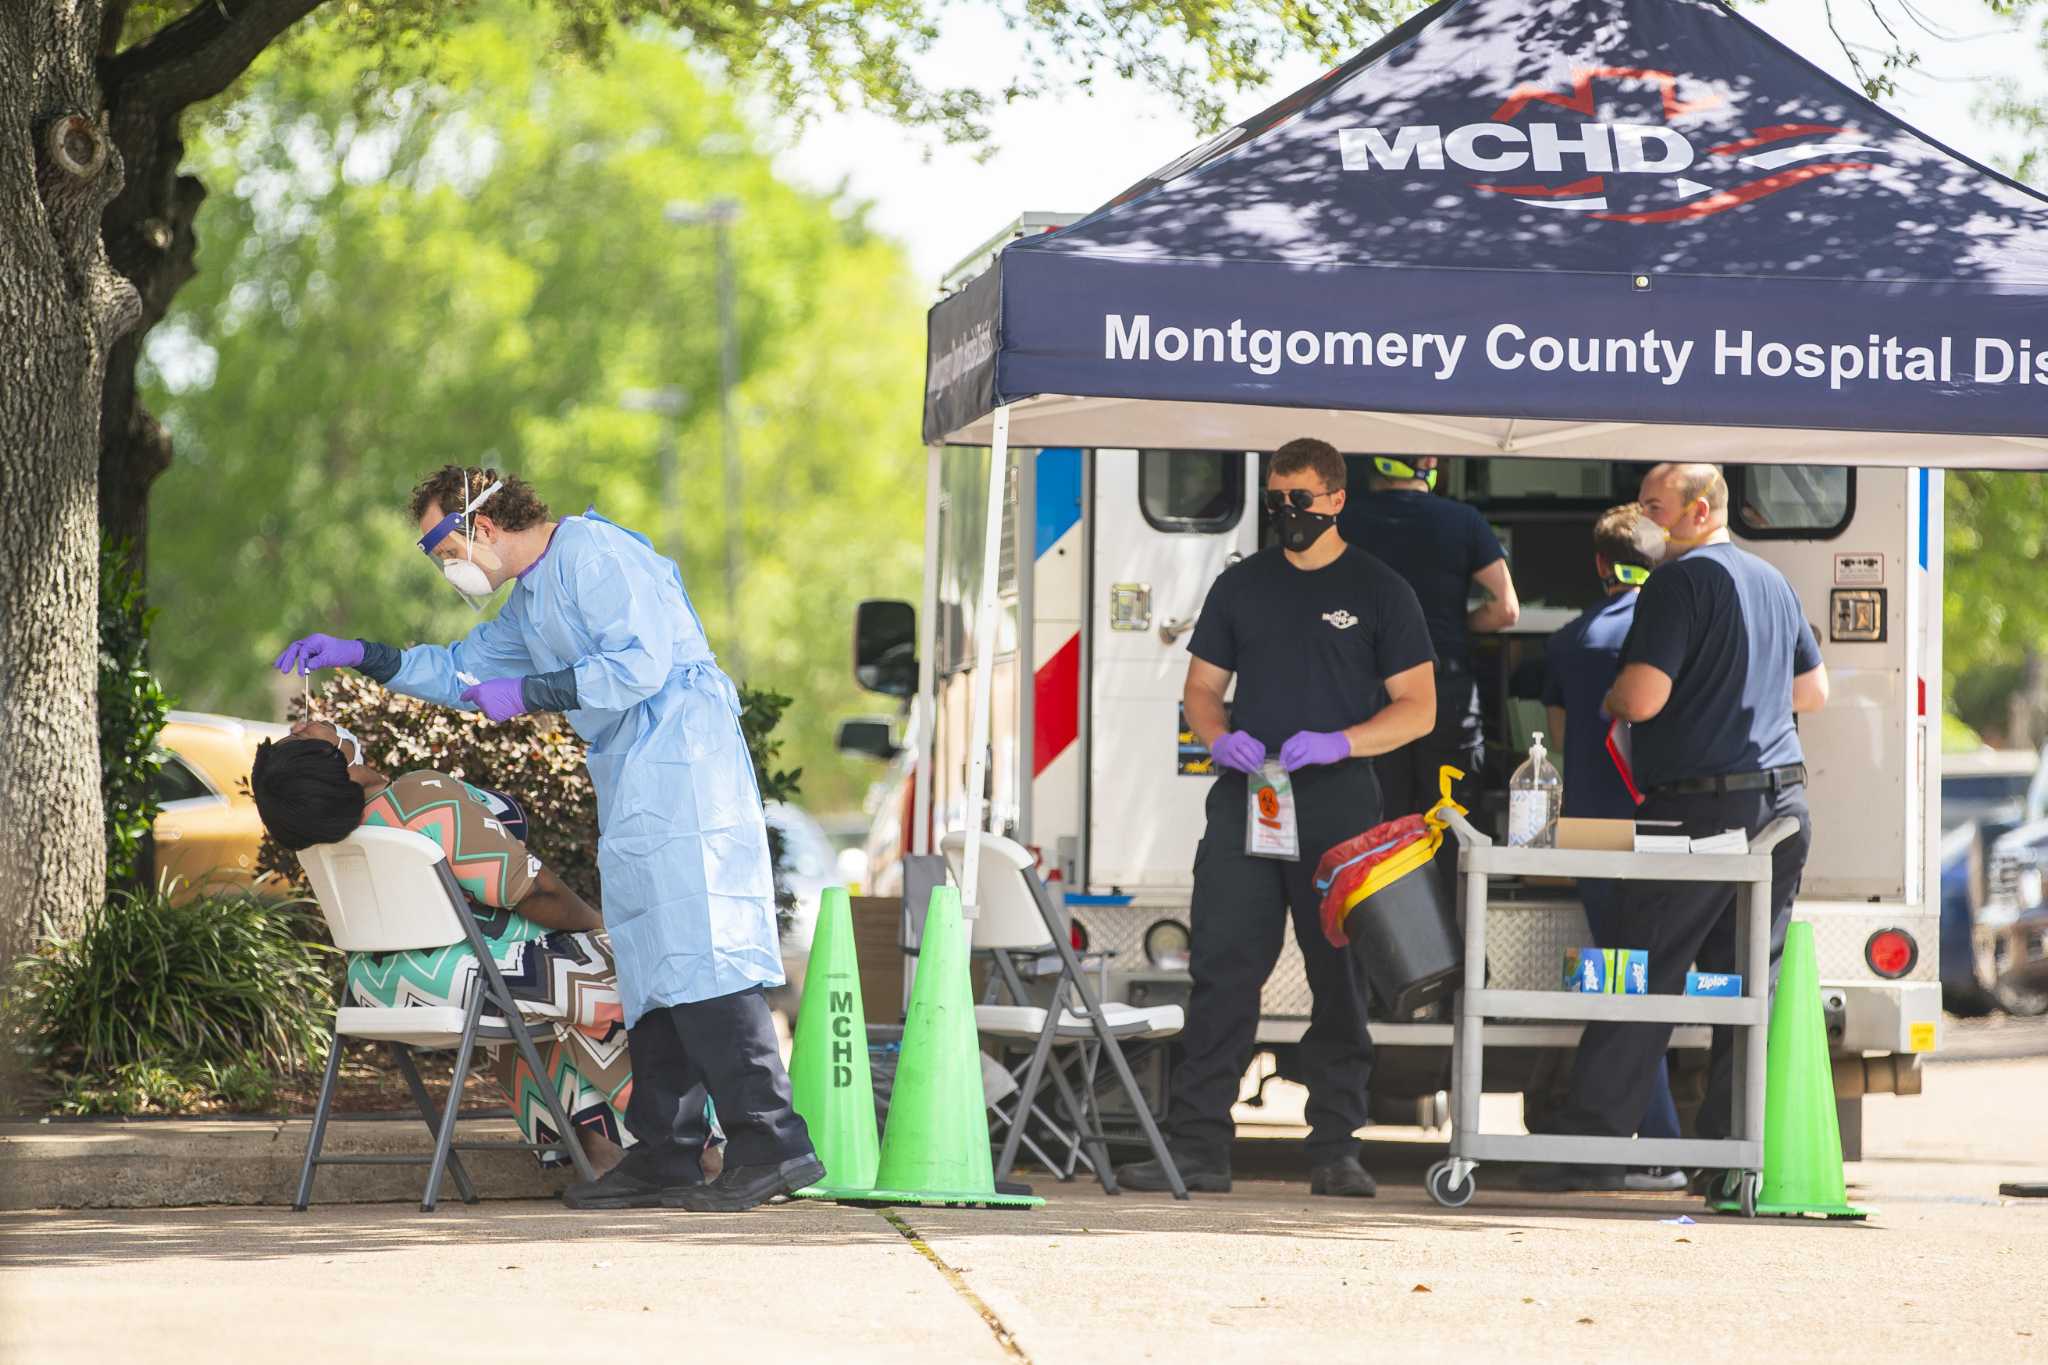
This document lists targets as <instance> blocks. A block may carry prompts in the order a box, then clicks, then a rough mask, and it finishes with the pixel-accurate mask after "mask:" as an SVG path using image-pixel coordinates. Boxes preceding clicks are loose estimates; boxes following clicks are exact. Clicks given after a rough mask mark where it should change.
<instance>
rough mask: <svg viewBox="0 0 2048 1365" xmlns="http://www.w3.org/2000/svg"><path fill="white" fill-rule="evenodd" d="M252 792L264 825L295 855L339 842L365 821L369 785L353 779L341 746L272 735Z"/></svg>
mask: <svg viewBox="0 0 2048 1365" xmlns="http://www.w3.org/2000/svg"><path fill="white" fill-rule="evenodd" d="M249 794H250V795H251V796H252V797H254V798H255V799H256V814H257V815H258V816H259V817H261V818H262V821H263V828H265V829H267V830H269V831H270V837H271V838H273V839H275V840H277V842H278V843H280V844H282V845H284V846H285V847H286V848H288V849H290V850H291V851H292V852H294V853H296V852H298V851H299V850H300V849H302V848H311V847H312V846H313V845H314V844H338V843H340V842H341V841H342V840H343V839H346V838H348V836H349V835H350V834H351V833H353V832H354V831H355V828H356V826H357V825H360V824H362V823H363V789H362V788H361V787H360V786H358V785H356V783H355V782H353V781H352V780H350V778H349V775H348V760H347V759H345V758H343V757H342V756H341V750H339V749H337V748H335V747H334V746H333V745H332V744H328V743H325V742H323V741H321V740H317V739H280V740H268V739H266V740H264V741H263V742H262V743H261V744H259V745H257V746H256V765H255V767H254V768H253V769H251V770H250V773H249Z"/></svg>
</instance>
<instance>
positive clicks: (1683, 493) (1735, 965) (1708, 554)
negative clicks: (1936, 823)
mask: <svg viewBox="0 0 2048 1365" xmlns="http://www.w3.org/2000/svg"><path fill="white" fill-rule="evenodd" d="M1641 500H1642V506H1643V510H1644V512H1646V513H1647V514H1648V516H1649V518H1650V520H1651V521H1652V522H1653V523H1655V525H1656V527H1657V528H1658V532H1659V536H1658V539H1660V540H1661V544H1659V545H1657V546H1655V547H1654V549H1655V551H1656V552H1657V553H1656V557H1657V558H1658V559H1659V561H1660V563H1659V565H1658V568H1657V571H1656V572H1655V573H1653V574H1651V575H1650V579H1649V582H1648V583H1646V584H1645V585H1644V586H1643V590H1642V593H1641V595H1640V597H1639V599H1638V601H1637V604H1636V611H1635V621H1634V624H1633V625H1632V626H1631V627H1630V629H1629V633H1628V638H1627V640H1625V641H1624V642H1623V644H1622V647H1621V672H1620V673H1619V674H1618V675H1617V676H1616V678H1615V680H1614V686H1613V688H1612V689H1610V690H1609V691H1608V693H1607V698H1606V702H1605V711H1606V714H1607V715H1609V716H1612V717H1615V718H1617V719H1620V720H1625V721H1627V722H1629V724H1630V726H1631V727H1632V745H1633V758H1634V766H1635V778H1636V784H1637V786H1638V787H1639V788H1641V790H1642V791H1643V794H1644V799H1643V804H1642V805H1641V806H1640V807H1638V809H1637V812H1636V814H1637V818H1639V819H1643V820H1670V821H1677V822H1678V823H1679V824H1680V825H1681V826H1682V827H1683V828H1684V831H1685V833H1687V834H1689V835H1694V836H1698V835H1704V834H1718V833H1720V832H1721V831H1722V830H1725V829H1741V830H1743V831H1744V832H1745V833H1747V834H1749V835H1750V836H1752V837H1754V836H1755V835H1756V834H1757V833H1758V832H1760V831H1761V830H1762V829H1763V828H1764V827H1765V826H1767V825H1769V824H1770V823H1771V822H1772V821H1773V820H1776V819H1778V818H1779V817H1780V816H1790V817H1791V818H1792V819H1794V820H1795V821H1797V822H1798V825H1799V832H1798V833H1797V834H1796V835H1794V836H1793V837H1792V838H1789V839H1786V840H1785V841H1784V842H1782V843H1780V844H1779V845H1778V846H1777V848H1776V849H1775V850H1774V851H1773V852H1772V855H1771V858H1772V875H1771V908H1772V916H1771V976H1772V980H1773V981H1774V982H1775V981H1776V978H1777V969H1778V955H1779V953H1780V952H1781V951H1782V950H1783V948H1784V946H1785V930H1786V928H1787V926H1789V925H1790V923H1791V921H1792V900H1793V897H1794V896H1795V895H1796V894H1797V893H1798V890H1799V878H1800V874H1801V872H1802V871H1803V870H1804V869H1805V866H1806V851H1807V846H1808V843H1809V841H1810V839H1811V836H1812V823H1811V821H1810V820H1809V819H1808V816H1807V810H1806V765H1805V755H1804V754H1803V752H1802V751H1801V750H1800V747H1799V732H1798V730H1797V729H1796V728H1795V726H1794V723H1793V716H1794V714H1795V713H1797V712H1802V711H1813V710H1818V709H1819V708H1820V707H1821V706H1822V705H1823V704H1824V703H1825V702H1826V701H1827V696H1828V675H1827V668H1826V666H1825V665H1823V664H1822V662H1821V657H1820V645H1819V643H1818V642H1817V641H1816V640H1815V638H1814V633H1813V630H1812V628H1811V627H1810V626H1808V625H1807V623H1806V617H1805V613H1804V612H1803V611H1802V610H1801V609H1800V605H1799V598H1798V596H1797V594H1795V593H1794V592H1793V591H1792V585H1791V584H1789V583H1787V582H1786V581H1785V576H1784V575H1783V574H1781V573H1779V572H1778V571H1777V570H1776V569H1774V568H1772V567H1771V566H1770V565H1769V564H1766V563H1765V562H1764V561H1763V560H1761V559H1758V558H1757V557H1756V556H1755V555H1752V554H1750V553H1749V552H1748V551H1746V550H1742V549H1738V548H1737V547H1736V546H1735V544H1734V543H1733V542H1732V541H1730V540H1729V538H1728V482H1727V480H1726V479H1725V478H1723V477H1722V474H1721V471H1720V470H1719V469H1718V468H1717V467H1715V466H1713V465H1709V464H1662V465H1658V466H1657V467H1656V468H1654V469H1652V470H1651V471H1650V472H1649V473H1648V474H1646V475H1644V476H1643V485H1642V493H1641ZM1616 888H1617V895H1616V898H1615V900H1616V904H1615V905H1614V907H1613V910H1612V911H1611V916H1612V917H1611V919H1610V921H1609V923H1610V925H1611V926H1612V928H1613V929H1614V930H1615V931H1616V932H1617V933H1618V934H1619V937H1617V938H1616V939H1615V941H1616V942H1617V943H1625V944H1626V946H1628V947H1631V948H1643V949H1647V950H1648V952H1649V955H1650V992H1651V993H1652V994H1654V995H1676V994H1679V993H1680V992H1681V991H1682V990H1683V989H1684V986H1685V974H1686V971H1687V970H1688V969H1689V968H1690V967H1692V966H1693V964H1694V963H1695V962H1697V963H1698V965H1699V969H1700V970H1701V971H1706V972H1736V971H1740V970H1742V967H1743V964H1742V963H1740V962H1738V961H1737V960H1736V957H1735V916H1736V888H1735V887H1733V886H1730V885H1725V884H1716V883H1707V882H1632V881H1625V882H1619V883H1617V884H1616ZM1670 1041H1671V1025H1669V1024H1611V1023H1593V1024H1588V1025H1587V1026H1586V1031H1585V1034H1584V1035H1583V1036H1582V1037H1581V1038H1580V1040H1579V1051H1578V1059H1577V1062H1576V1064H1575V1065H1574V1068H1573V1071H1572V1087H1571V1098H1570V1101H1569V1103H1568V1104H1567V1105H1566V1108H1565V1111H1564V1113H1563V1115H1562V1116H1561V1119H1560V1124H1559V1126H1560V1127H1561V1129H1562V1130H1563V1131H1565V1132H1571V1133H1589V1134H1596V1135H1600V1136H1609V1137H1627V1136H1629V1135H1631V1134H1633V1133H1634V1132H1635V1131H1636V1126H1637V1123H1638V1121H1639V1120H1640V1119H1641V1118H1642V1116H1643V1107H1644V1105H1645V1103H1646V1102H1647V1101H1648V1099H1649V1097H1650V1087H1651V1084H1652V1065H1653V1062H1654V1060H1655V1059H1656V1058H1658V1057H1660V1056H1662V1055H1663V1053H1664V1051H1665V1049H1666V1048H1667V1047H1668V1046H1669V1045H1670ZM1733 1049H1734V1035H1733V1032H1732V1030H1730V1029H1726V1028H1717V1029H1715V1030H1714V1048H1713V1059H1712V1064H1711V1070H1710V1073H1709V1077H1708V1081H1707V1098H1706V1103H1705V1104H1704V1105H1703V1106H1702V1107H1701V1109H1700V1115H1699V1134H1700V1136H1702V1137H1709V1138H1718V1137H1726V1136H1728V1134H1729V1129H1730V1126H1731V1117H1732V1111H1733V1102H1732V1097H1733V1094H1734V1050H1733ZM1623 1175H1624V1173H1623V1171H1622V1168H1621V1167H1619V1166H1612V1167H1608V1166H1539V1167H1535V1168H1532V1169H1531V1170H1529V1171H1528V1172H1527V1173H1526V1174H1525V1177H1524V1179H1525V1183H1527V1184H1529V1185H1530V1186H1532V1187H1534V1188H1538V1189H1553V1190H1557V1189H1618V1188H1621V1186H1622V1183H1623Z"/></svg>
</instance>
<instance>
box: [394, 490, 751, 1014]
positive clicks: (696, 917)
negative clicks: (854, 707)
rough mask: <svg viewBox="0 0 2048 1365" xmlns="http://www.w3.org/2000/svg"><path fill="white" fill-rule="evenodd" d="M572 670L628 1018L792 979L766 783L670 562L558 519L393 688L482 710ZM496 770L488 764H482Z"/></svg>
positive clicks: (643, 547)
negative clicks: (508, 581)
mask: <svg viewBox="0 0 2048 1365" xmlns="http://www.w3.org/2000/svg"><path fill="white" fill-rule="evenodd" d="M564 668H573V669H574V670H575V677H576V697H577V702H578V707H577V709H576V710H574V711H571V712H569V723H570V724H571V725H572V726H574V727H575V729H576V733H577V734H579V735H581V736H582V737H583V738H584V740H585V741H586V742H587V743H588V745H589V760H588V761H589V765H590V780H591V785H592V786H593V787H595V788H596V791H597V826H598V840H597V863H598V872H599V874H600V875H601V876H602V878H603V883H604V905H603V912H604V923H605V929H606V931H607V932H608V933H609V934H610V935H611V941H612V952H613V954H614V956H615V957H616V959H617V963H618V975H619V996H620V1000H621V1003H622V1004H623V1005H624V1007H625V1013H626V1026H627V1027H628V1028H630V1027H632V1026H633V1025H634V1024H635V1023H637V1022H639V1019H640V1016H641V1015H643V1014H645V1013H646V1012H647V1011H648V1010H651V1009H656V1008H659V1007H662V1006H666V1005H682V1004H689V1003H691V1002H693V1001H698V1000H709V999H713V998H715V997H717V996H721V995H731V994H733V993H734V992H736V991H743V990H747V989H748V988H750V987H753V986H774V985H780V984H781V983H782V958H781V953H780V949H779V946H778V943H777V938H776V931H775V889H774V881H773V876H772V874H771V872H770V870H769V864H768V831H767V827H766V825H765V824H764V823H763V821H762V817H761V795H760V788H759V786H758V785H757V783H756V781H755V777H754V766H753V762H752V760H751V758H750V757H749V756H748V753H747V745H746V740H745V738H744V737H743V736H742V735H741V733H740V723H739V716H740V704H739V691H738V689H736V688H735V687H734V686H733V684H732V680H731V679H730V678H728V677H726V676H725V674H724V673H723V672H722V671H721V670H720V669H719V667H718V663H717V661H716V659H715V658H714V657H713V656H712V653H711V646H710V643H709V641H708V640H707V639H706V638H705V635H704V627H703V623H702V622H701V621H699V620H698V618H697V613H696V610H695V608H693V607H692V606H691V605H690V598H689V594H688V593H686V592H685V591H684V589H683V580H682V575H681V573H680V572H678V570H677V569H676V566H675V564H674V563H673V562H672V561H670V560H668V559H666V558H664V557H662V556H661V555H660V554H658V553H656V552H655V550H654V549H653V547H652V546H651V545H650V544H649V543H648V542H647V540H646V539H645V537H642V536H640V535H638V534H636V533H634V532H632V531H628V530H626V529H624V528H623V527H620V526H618V525H615V524H614V523H612V522H609V521H607V520H605V519H604V518H603V517H601V516H599V515H597V513H596V512H595V511H594V510H593V511H590V512H587V513H585V514H584V515H583V516H580V517H565V518H563V519H562V521H561V522H560V523H559V524H558V525H557V526H556V528H555V535H554V540H553V541H552V542H551V543H550V544H549V546H548V550H547V553H546V554H545V555H544V556H542V558H541V559H540V561H539V562H538V563H536V564H535V565H534V566H533V567H532V568H531V569H530V570H528V571H527V574H526V576H525V577H524V578H522V579H520V580H518V582H517V583H516V584H515V586H514V587H513V589H512V594H511V597H510V598H509V599H508V600H507V601H506V602H505V605H504V606H503V608H501V609H500V610H499V612H498V614H497V615H496V616H495V617H493V618H492V619H491V620H488V621H485V622H483V623H481V624H480V625H478V626H477V628H476V629H475V630H472V631H471V632H470V633H469V634H468V635H467V636H465V637H463V638H462V639H461V640H459V641H457V642H456V643H454V644H452V645H447V646H442V645H414V646H413V647H412V648H410V649H408V650H406V651H405V652H404V655H403V656H402V659H401V662H400V665H399V669H398V672H397V674H395V675H394V676H393V677H392V679H391V680H390V682H389V683H387V684H386V686H388V687H389V688H390V689H391V690H392V691H394V692H403V693H405V694H406V695H408V696H414V697H419V698H422V699H423V700H426V701H431V702H438V703H439V704H441V705H443V706H451V707H456V708H458V709H461V710H474V709H475V708H474V707H472V706H470V705H469V703H467V702H465V701H463V700H462V690H463V688H464V687H466V686H467V685H468V684H466V683H464V682H462V681H460V680H459V679H458V678H457V676H456V675H457V674H458V673H466V674H468V675H470V676H471V677H473V678H476V679H478V680H479V681H484V682H488V681H489V680H491V679H493V678H507V677H513V678H516V677H524V676H525V675H527V674H529V673H552V672H555V671H557V670H559V669H564ZM477 776H479V777H481V778H483V779H484V780H486V781H488V780H489V774H478V775H477Z"/></svg>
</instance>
